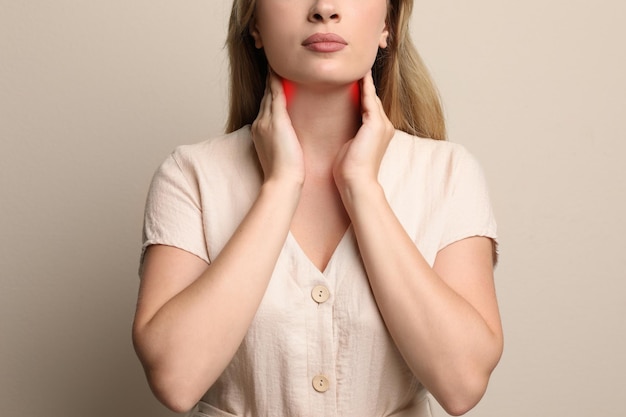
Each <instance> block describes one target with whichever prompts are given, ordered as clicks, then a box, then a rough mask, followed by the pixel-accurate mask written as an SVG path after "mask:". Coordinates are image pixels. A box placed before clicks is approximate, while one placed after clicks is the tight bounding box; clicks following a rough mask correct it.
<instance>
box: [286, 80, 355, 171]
mask: <svg viewBox="0 0 626 417" xmlns="http://www.w3.org/2000/svg"><path fill="white" fill-rule="evenodd" d="M283 86H284V88H285V95H286V97H287V111H288V112H289V117H290V118H291V123H292V125H293V127H294V130H295V131H296V134H297V135H298V139H299V140H300V144H301V145H302V149H303V151H304V154H305V158H306V159H309V160H311V159H313V160H317V161H318V162H322V160H326V162H330V163H332V161H334V158H335V155H336V154H337V152H338V151H339V149H340V148H341V147H342V146H343V145H344V144H345V143H346V142H347V141H348V140H350V139H351V138H353V137H354V136H355V135H356V132H357V131H358V129H359V127H360V126H361V103H360V89H359V85H358V83H356V82H355V83H353V84H349V85H346V86H341V87H333V88H327V89H324V90H321V89H315V88H307V87H306V86H302V85H296V84H294V83H291V82H289V81H283Z"/></svg>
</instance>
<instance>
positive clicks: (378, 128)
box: [333, 71, 395, 191]
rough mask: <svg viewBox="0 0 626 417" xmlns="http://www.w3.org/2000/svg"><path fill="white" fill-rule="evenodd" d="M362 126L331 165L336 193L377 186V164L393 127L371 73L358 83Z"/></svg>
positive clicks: (385, 148)
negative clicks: (363, 186) (368, 185)
mask: <svg viewBox="0 0 626 417" xmlns="http://www.w3.org/2000/svg"><path fill="white" fill-rule="evenodd" d="M361 108H362V125H361V128H360V129H359V131H358V132H357V134H356V136H355V137H354V138H352V139H351V140H349V141H348V142H347V143H346V144H345V145H344V146H343V148H342V149H341V151H340V152H339V153H338V155H337V158H336V159H335V164H334V166H333V175H334V177H335V183H336V184H337V187H338V188H339V190H340V191H341V190H343V189H345V187H350V186H354V185H357V184H373V183H378V171H379V169H380V163H381V161H382V159H383V156H384V155H385V151H386V150H387V146H388V145H389V142H390V141H391V138H392V137H393V135H394V133H395V128H394V126H393V124H392V123H391V121H389V118H388V117H387V115H386V114H385V110H384V109H383V104H382V102H381V101H380V98H378V96H377V95H376V87H375V86H374V80H373V78H372V73H371V71H370V72H368V73H367V74H366V75H365V77H363V79H362V80H361Z"/></svg>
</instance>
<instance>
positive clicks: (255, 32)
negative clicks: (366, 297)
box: [248, 17, 263, 49]
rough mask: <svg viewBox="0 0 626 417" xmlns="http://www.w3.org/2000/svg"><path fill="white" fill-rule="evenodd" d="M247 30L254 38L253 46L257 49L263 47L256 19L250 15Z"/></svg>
mask: <svg viewBox="0 0 626 417" xmlns="http://www.w3.org/2000/svg"><path fill="white" fill-rule="evenodd" d="M248 31H249V32H250V36H252V38H253V39H254V46H255V47H256V48H257V49H261V48H263V39H261V32H259V28H258V26H257V24H256V19H255V18H254V17H252V19H251V20H250V24H249V25H248Z"/></svg>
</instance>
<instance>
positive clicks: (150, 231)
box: [143, 127, 496, 417]
mask: <svg viewBox="0 0 626 417" xmlns="http://www.w3.org/2000/svg"><path fill="white" fill-rule="evenodd" d="M379 180H380V183H381V184H382V186H383V188H384V190H385V194H386V197H387V199H388V201H389V203H390V205H391V207H392V209H393V210H394V212H395V214H396V216H397V217H398V219H399V220H400V222H401V223H402V225H403V226H404V228H405V230H406V231H407V233H408V234H409V235H410V236H411V237H412V238H413V240H414V241H415V244H416V245H417V247H418V248H419V250H420V252H421V253H422V255H423V256H424V257H425V258H426V260H427V261H428V263H429V264H430V265H432V264H433V262H434V260H435V256H436V255H437V252H438V251H439V250H440V249H442V248H444V247H445V246H446V245H449V244H450V243H452V242H455V241H457V240H460V239H463V238H466V237H470V236H488V237H491V238H494V239H495V238H496V223H495V220H494V216H493V213H492V210H491V205H490V202H489V197H488V194H487V187H486V184H485V180H484V178H483V174H482V171H481V169H480V167H479V165H478V164H477V163H476V161H475V159H474V158H473V157H472V156H471V155H470V154H469V153H468V152H467V151H466V150H465V148H463V147H462V146H460V145H458V144H453V143H450V142H444V141H435V140H431V139H422V138H417V137H414V136H410V135H408V134H406V133H404V132H401V131H396V134H395V136H394V138H393V139H392V141H391V143H390V145H389V148H388V150H387V153H386V154H385V157H384V159H383V162H382V165H381V169H380V175H379ZM261 181H262V172H261V170H260V167H259V164H258V161H257V158H256V153H255V150H254V146H253V144H252V142H251V139H250V130H249V127H244V128H242V129H240V130H238V131H236V132H233V133H231V134H228V135H224V136H221V137H217V138H213V139H210V140H207V141H205V142H202V143H198V144H195V145H187V146H181V147H179V148H177V149H176V150H175V151H174V152H173V154H172V155H170V156H169V158H167V159H166V160H165V162H163V164H162V165H161V167H160V168H159V169H158V171H157V172H156V174H155V176H154V179H153V182H152V185H151V187H150V191H149V194H148V200H147V206H146V214H145V224H144V243H143V249H144V250H145V248H146V247H148V246H149V245H153V244H163V245H170V246H175V247H178V248H181V249H184V250H186V251H188V252H190V253H193V254H195V255H196V256H198V257H200V258H202V259H204V260H205V261H206V262H208V263H210V262H211V260H212V259H214V258H215V257H217V256H219V253H220V251H221V250H222V248H223V247H224V245H225V244H226V242H227V241H228V239H229V238H230V236H231V235H232V233H233V232H234V230H235V228H236V227H237V226H238V225H239V223H240V222H241V220H242V218H243V217H244V216H245V215H246V213H247V212H248V210H249V208H250V207H251V205H252V203H253V202H254V200H255V198H256V196H257V194H258V191H259V188H260V186H261ZM245 261H246V260H245V259H242V262H245ZM242 291H245V288H242ZM407 320H410V318H409V317H407ZM426 394H427V392H426V390H425V389H424V387H423V386H422V384H421V383H420V382H419V381H418V380H417V379H416V378H415V377H414V376H413V374H412V373H411V371H410V370H409V368H408V367H407V365H406V363H405V362H404V360H403V359H402V357H401V355H400V354H399V352H398V350H397V348H396V346H395V344H394V343H393V341H392V339H391V337H390V335H389V333H388V331H387V329H386V327H385V324H384V322H383V320H382V318H381V316H380V313H379V311H378V308H377V306H376V302H375V301H374V298H373V295H372V293H371V289H370V286H369V282H368V278H367V275H366V273H365V270H364V267H363V263H362V260H361V257H360V254H359V251H358V247H357V244H356V240H355V236H354V233H353V230H352V228H351V227H350V228H348V230H347V231H346V233H345V235H344V236H343V238H342V240H341V242H340V244H339V245H338V247H337V248H336V250H335V252H334V254H333V255H332V258H331V259H330V262H329V263H328V265H327V267H326V269H325V270H324V271H320V270H318V269H317V268H316V267H315V266H314V265H313V263H312V262H311V261H310V260H309V259H308V258H307V257H306V255H305V254H304V252H303V251H302V249H301V248H300V247H299V246H298V243H297V242H296V240H295V239H294V237H293V236H292V235H291V234H289V235H288V236H287V239H286V240H285V244H284V246H283V249H282V252H281V254H280V256H279V258H278V261H277V263H276V267H275V269H274V272H273V275H272V278H271V280H270V283H269V286H268V288H267V291H266V293H265V296H264V298H263V300H262V302H261V305H260V307H259V309H258V311H257V313H256V316H255V318H254V321H253V323H252V325H251V326H250V329H249V330H248V333H247V335H246V337H245V338H244V340H243V342H242V344H241V346H240V347H239V350H238V351H237V354H236V355H235V357H234V358H233V360H232V362H231V363H230V365H229V366H228V367H227V368H226V370H225V371H224V373H223V374H222V375H221V377H220V378H219V379H218V380H217V382H216V383H215V384H214V385H213V386H212V387H211V388H210V389H209V391H208V392H207V393H206V394H205V395H204V397H203V398H202V401H201V402H200V403H199V404H198V406H197V407H196V409H195V410H194V411H193V412H192V414H191V415H192V416H194V417H202V416H217V417H224V416H271V417H276V416H285V417H291V416H293V417H296V416H298V417H300V416H302V417H306V416H341V417H347V416H355V417H366V416H397V417H399V416H405V417H409V416H411V417H423V416H424V417H425V416H430V415H431V413H430V407H429V404H428V397H427V395H426Z"/></svg>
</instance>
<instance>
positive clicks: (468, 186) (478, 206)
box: [439, 147, 497, 249]
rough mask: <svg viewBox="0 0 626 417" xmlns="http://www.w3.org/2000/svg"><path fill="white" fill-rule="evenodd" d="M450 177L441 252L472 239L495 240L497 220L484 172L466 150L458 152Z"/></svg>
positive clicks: (461, 149)
mask: <svg viewBox="0 0 626 417" xmlns="http://www.w3.org/2000/svg"><path fill="white" fill-rule="evenodd" d="M450 176H451V178H450V189H449V195H448V198H447V202H446V208H445V210H446V218H445V226H444V231H443V235H442V239H441V243H440V246H439V249H443V248H444V247H446V246H448V245H449V244H451V243H454V242H456V241H459V240H461V239H465V238H468V237H472V236H485V237H489V238H492V239H494V240H496V239H497V226H496V220H495V217H494V214H493V209H492V206H491V201H490V199H489V192H488V187H487V182H486V180H485V176H484V174H483V170H482V168H481V166H480V165H479V163H478V161H477V160H476V159H475V158H474V157H473V156H472V155H471V154H470V153H469V152H468V151H467V150H466V149H465V148H463V147H459V148H458V151H457V153H456V155H455V160H454V163H453V168H452V172H451V173H450Z"/></svg>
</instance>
